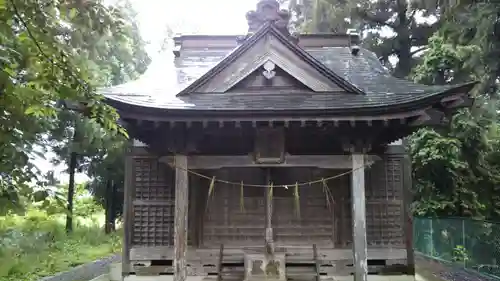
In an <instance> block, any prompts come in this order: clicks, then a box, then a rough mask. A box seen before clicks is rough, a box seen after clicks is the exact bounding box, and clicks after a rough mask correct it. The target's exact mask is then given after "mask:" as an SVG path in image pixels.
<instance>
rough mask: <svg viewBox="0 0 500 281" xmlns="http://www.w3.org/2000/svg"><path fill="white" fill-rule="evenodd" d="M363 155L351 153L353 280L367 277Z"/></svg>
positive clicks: (357, 280)
mask: <svg viewBox="0 0 500 281" xmlns="http://www.w3.org/2000/svg"><path fill="white" fill-rule="evenodd" d="M364 157H365V155H364V154H352V169H353V172H352V190H351V196H352V199H351V204H352V236H353V259H354V281H366V280H367V278H368V253H367V243H366V202H365V168H364V166H365V160H364Z"/></svg>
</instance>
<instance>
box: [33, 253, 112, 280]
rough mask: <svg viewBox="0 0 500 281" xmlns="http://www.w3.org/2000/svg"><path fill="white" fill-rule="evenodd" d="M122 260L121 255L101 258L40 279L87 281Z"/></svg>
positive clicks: (106, 271) (105, 271)
mask: <svg viewBox="0 0 500 281" xmlns="http://www.w3.org/2000/svg"><path fill="white" fill-rule="evenodd" d="M120 260H121V255H115V256H111V257H107V258H104V259H100V260H97V261H94V262H91V263H87V264H83V265H80V266H77V267H75V268H73V269H71V270H69V271H65V272H61V273H58V274H56V275H54V276H49V277H44V278H42V279H40V280H39V281H87V280H92V279H94V278H96V277H99V276H101V275H103V274H105V273H108V272H109V265H110V264H111V263H113V262H117V261H120Z"/></svg>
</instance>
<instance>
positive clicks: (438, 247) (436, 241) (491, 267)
mask: <svg viewBox="0 0 500 281" xmlns="http://www.w3.org/2000/svg"><path fill="white" fill-rule="evenodd" d="M413 233H414V234H413V239H414V240H413V241H414V247H415V251H416V252H418V253H420V254H422V255H424V256H427V257H430V258H433V259H436V260H441V261H444V262H449V263H453V264H454V265H457V266H461V267H464V268H465V269H470V270H475V271H477V272H479V273H482V274H486V275H490V276H495V277H497V278H500V223H494V222H488V221H479V220H472V219H462V218H414V220H413Z"/></svg>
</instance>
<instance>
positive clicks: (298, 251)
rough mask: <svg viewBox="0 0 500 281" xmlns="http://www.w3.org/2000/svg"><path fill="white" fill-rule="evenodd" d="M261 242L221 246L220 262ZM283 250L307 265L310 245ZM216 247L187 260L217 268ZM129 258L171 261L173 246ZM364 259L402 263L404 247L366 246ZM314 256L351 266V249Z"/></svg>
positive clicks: (239, 257)
mask: <svg viewBox="0 0 500 281" xmlns="http://www.w3.org/2000/svg"><path fill="white" fill-rule="evenodd" d="M263 241H264V239H261V240H260V241H259V242H260V243H259V244H254V245H246V246H244V245H240V246H238V247H226V246H225V247H224V262H228V263H229V262H236V261H243V254H244V253H245V251H248V250H251V249H255V250H256V251H262V242H263ZM285 249H286V256H287V260H288V261H289V262H298V263H301V262H302V263H311V245H310V244H308V245H303V246H286V245H277V246H276V251H277V252H281V251H284V250H285ZM219 251H220V244H218V245H217V246H215V245H214V247H211V248H193V247H188V252H187V260H188V261H199V262H207V263H208V262H211V263H212V264H213V265H217V262H218V260H219ZM130 253H131V255H130V257H131V259H132V260H134V261H148V260H173V259H174V247H133V248H132V249H131V251H130ZM367 253H368V259H370V260H389V261H390V260H406V256H407V254H406V249H405V248H387V247H383V246H377V247H369V248H368V250H367ZM318 257H319V260H320V261H326V260H345V261H350V262H351V263H352V260H353V255H352V247H350V246H347V247H343V248H336V249H333V248H323V247H319V248H318Z"/></svg>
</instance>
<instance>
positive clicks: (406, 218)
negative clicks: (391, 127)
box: [403, 152, 415, 275]
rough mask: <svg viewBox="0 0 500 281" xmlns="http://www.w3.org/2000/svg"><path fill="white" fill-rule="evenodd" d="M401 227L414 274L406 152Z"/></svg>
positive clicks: (409, 270) (409, 264) (410, 267)
mask: <svg viewBox="0 0 500 281" xmlns="http://www.w3.org/2000/svg"><path fill="white" fill-rule="evenodd" d="M403 159H404V160H403V175H404V177H403V228H404V234H405V238H406V239H405V244H406V245H405V246H406V263H407V265H408V272H407V274H409V275H415V252H414V250H413V217H412V214H411V211H410V204H411V203H412V202H413V198H412V193H411V188H412V184H413V181H412V176H411V159H410V155H409V153H408V152H406V153H405V156H404V158H403Z"/></svg>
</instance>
